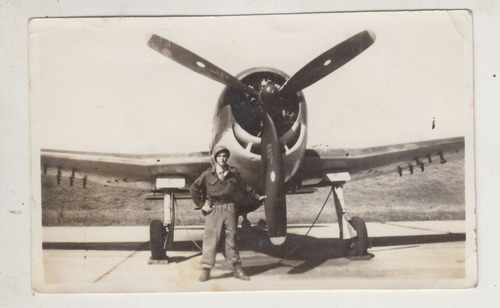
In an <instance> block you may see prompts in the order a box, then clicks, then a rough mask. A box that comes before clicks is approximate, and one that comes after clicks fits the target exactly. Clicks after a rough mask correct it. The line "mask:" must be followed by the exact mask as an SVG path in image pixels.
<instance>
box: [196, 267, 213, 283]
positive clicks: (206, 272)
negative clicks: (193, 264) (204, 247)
mask: <svg viewBox="0 0 500 308" xmlns="http://www.w3.org/2000/svg"><path fill="white" fill-rule="evenodd" d="M209 279H210V269H209V268H204V269H202V270H201V275H200V278H198V281H207V280H209Z"/></svg>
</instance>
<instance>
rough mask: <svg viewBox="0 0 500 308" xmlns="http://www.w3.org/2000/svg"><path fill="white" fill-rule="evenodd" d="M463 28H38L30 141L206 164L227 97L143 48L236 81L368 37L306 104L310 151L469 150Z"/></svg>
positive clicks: (116, 24)
mask: <svg viewBox="0 0 500 308" xmlns="http://www.w3.org/2000/svg"><path fill="white" fill-rule="evenodd" d="M471 27H472V21H471V17H470V16H469V15H468V14H467V13H465V12H463V11H456V12H454V13H445V12H390V13H349V14H312V15H274V16H245V17H242V16H240V17H179V18H108V19H101V18H92V19H83V18H82V19H40V20H34V21H32V22H31V24H30V41H29V44H30V76H31V82H30V87H31V102H32V114H31V123H32V131H33V132H34V133H33V138H34V139H35V141H36V142H35V144H39V145H40V146H41V147H42V148H51V149H68V150H84V151H101V152H123V153H165V152H186V151H204V150H208V144H209V142H210V140H209V138H210V135H211V123H212V117H213V112H214V110H215V105H216V102H217V100H218V98H219V95H220V93H221V91H222V89H223V88H224V86H223V85H222V84H219V83H217V82H215V81H213V80H211V79H208V78H206V77H204V76H201V75H198V74H196V73H194V72H192V71H190V70H188V69H186V68H184V67H182V66H180V65H179V64H177V63H175V62H173V61H172V60H170V59H168V58H165V57H164V56H162V55H160V54H159V53H157V52H155V51H154V50H152V49H150V48H149V47H148V46H147V41H148V40H149V38H150V36H151V35H152V34H158V35H160V36H163V37H165V38H167V39H169V40H171V41H173V42H176V43H177V44H179V45H181V46H183V47H185V48H187V49H189V50H191V51H192V52H194V53H196V54H198V55H200V56H201V57H203V58H205V59H206V60H208V61H210V62H212V63H214V64H215V65H217V66H219V67H221V68H222V69H224V70H225V71H227V72H229V73H231V74H233V75H236V74H238V73H240V72H241V71H243V70H245V69H248V68H251V67H259V66H269V67H274V68H277V69H279V70H282V71H284V72H285V73H287V74H289V75H293V74H294V73H295V72H296V71H298V70H299V69H300V68H301V67H302V66H304V65H305V64H307V63H308V62H309V61H311V60H312V59H314V58H315V57H316V56H318V55H319V54H321V53H323V52H324V51H326V50H327V49H329V48H331V47H333V46H334V45H336V44H338V43H340V42H341V41H343V40H345V39H347V38H349V37H350V36H352V35H354V34H356V33H358V32H360V31H363V30H366V29H368V30H372V31H373V32H375V34H376V36H377V39H376V41H375V43H374V44H373V45H372V46H371V47H370V48H369V49H368V50H366V51H365V52H363V53H362V54H361V55H360V56H358V57H357V58H355V59H354V60H353V61H351V62H349V63H348V64H346V65H345V66H343V67H342V68H340V69H339V70H337V71H335V72H333V73H332V74H330V75H329V76H327V77H325V78H324V79H322V80H320V81H319V82H317V83H316V84H314V85H312V86H310V87H309V88H307V89H305V90H304V95H305V98H306V101H307V104H308V125H309V136H308V139H309V140H308V144H309V147H312V146H315V145H320V144H321V145H327V146H330V147H333V148H335V147H367V146H376V145H384V144H392V143H400V142H410V141H419V140H427V139H436V138H443V137H454V136H467V137H471V136H472V133H473V131H472V116H473V95H472V94H473V92H472V38H471V35H472V34H471V31H472V28H471ZM433 121H435V128H434V129H432V122H433Z"/></svg>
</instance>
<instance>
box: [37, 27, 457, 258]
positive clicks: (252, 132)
mask: <svg viewBox="0 0 500 308" xmlns="http://www.w3.org/2000/svg"><path fill="white" fill-rule="evenodd" d="M374 42H375V34H374V33H372V32H370V31H363V32H360V33H358V34H356V35H354V36H352V37H350V38H348V39H346V40H345V41H343V42H341V43H340V44H338V45H336V46H334V47H332V48H331V49H329V50H327V51H326V52H324V53H323V54H321V55H319V56H318V57H316V58H315V59H313V60H312V61H310V62H309V63H308V64H306V65H305V66H304V67H303V68H302V69H300V70H299V71H298V72H297V73H295V74H294V75H293V76H291V77H289V76H288V75H286V74H285V73H284V72H281V71H279V70H277V69H274V68H251V69H248V70H246V71H244V72H242V73H240V74H239V75H236V76H232V75H231V74H229V73H227V72H225V71H224V70H222V69H221V68H219V67H217V66H215V65H214V64H212V63H210V62H208V61H207V60H205V59H203V58H201V57H200V56H198V55H196V54H195V53H193V52H191V51H189V50H186V49H184V48H183V47H181V46H179V45H177V44H175V43H173V42H171V41H168V40H167V39H164V38H162V37H160V36H158V35H153V36H152V37H151V38H150V40H149V42H148V45H149V46H150V47H151V48H152V49H154V50H156V51H157V52H159V53H161V54H162V55H164V56H166V57H168V58H170V59H172V60H173V61H176V62H177V63H179V64H180V65H183V66H185V67H186V68H188V69H191V70H193V71H195V72H196V73H199V74H202V75H204V76H206V77H208V78H210V79H213V80H215V81H217V82H220V83H222V84H224V85H225V86H226V87H225V88H224V90H223V92H222V94H221V95H220V98H219V101H218V104H217V108H216V111H215V115H214V120H213V128H212V139H211V145H210V149H214V148H215V147H216V146H219V145H223V146H225V147H226V148H228V149H230V151H231V157H230V160H229V164H230V165H232V166H234V167H236V168H237V169H238V170H239V172H240V175H241V177H242V178H243V179H244V180H245V181H246V182H247V183H249V184H250V185H252V186H253V187H255V188H256V189H257V190H258V191H259V192H261V193H263V194H265V195H267V199H266V200H265V203H264V207H265V209H264V210H265V217H266V222H267V231H268V235H269V238H270V240H271V242H272V243H273V244H274V245H281V244H282V243H284V241H285V240H286V235H287V210H286V199H285V195H286V193H287V192H292V191H295V190H296V189H297V188H300V187H319V186H331V187H332V191H333V195H334V203H335V209H336V212H337V217H338V221H339V228H340V238H341V239H342V240H346V243H348V244H349V245H350V247H349V253H350V255H352V256H361V257H362V256H366V255H367V254H368V253H367V248H368V234H367V230H366V225H365V223H364V221H363V220H362V219H361V218H359V217H352V218H349V217H348V216H347V213H346V212H345V204H344V198H343V195H342V187H343V185H344V184H345V183H346V182H347V181H350V180H357V179H362V178H366V177H371V176H377V175H381V174H385V173H389V172H392V173H394V174H399V176H402V175H403V173H413V172H414V171H415V170H417V169H418V170H420V171H422V172H423V171H424V170H425V168H426V167H427V166H428V165H430V164H432V163H436V162H438V163H445V162H446V160H445V156H446V159H451V158H454V157H459V156H462V155H463V151H464V138H463V137H456V138H448V139H439V140H430V141H422V142H414V143H405V144H397V145H390V146H380V147H374V148H364V149H314V150H312V149H307V148H306V143H307V128H308V127H307V108H306V107H307V106H306V101H305V98H304V95H303V93H302V90H303V89H304V88H306V87H308V86H310V85H312V84H314V83H315V82H318V81H320V80H321V79H323V78H324V77H326V76H328V75H329V74H330V73H332V72H333V71H335V70H336V69H338V68H340V67H342V66H343V65H344V64H346V63H348V62H349V61H351V60H352V59H354V58H355V57H357V56H362V53H363V52H365V50H367V49H368V48H369V47H370V46H371V45H372V44H373V43H374ZM323 82H325V81H323ZM211 157H212V155H211V151H210V152H198V153H187V154H168V155H123V154H104V153H84V152H70V151H57V150H42V157H41V160H42V167H43V170H44V172H45V173H47V172H52V173H54V174H56V176H57V177H58V179H61V178H62V177H64V176H65V174H66V175H68V176H69V177H70V179H71V183H73V182H75V181H77V180H78V179H81V180H82V181H83V183H86V181H95V182H101V183H103V184H106V185H110V186H112V185H114V186H122V187H129V188H132V189H144V190H153V191H155V192H159V191H161V192H164V193H165V197H164V204H165V205H164V206H165V211H164V212H165V214H164V216H165V217H164V221H163V222H162V221H159V220H155V221H153V222H152V223H151V225H150V239H151V251H152V259H153V260H162V259H167V255H166V251H167V249H168V248H169V247H172V245H173V242H174V230H175V226H174V224H175V209H174V200H175V198H176V194H179V193H181V192H183V191H184V192H185V191H186V190H187V189H188V188H189V185H190V184H191V183H192V181H194V179H196V177H197V176H198V175H199V174H201V172H203V171H204V170H206V169H207V168H209V167H210V163H211ZM75 183H76V182H75ZM84 185H85V184H84ZM258 206H259V205H258V204H252V203H251V202H250V201H247V200H242V204H241V208H243V209H244V211H243V213H242V214H243V215H242V216H243V218H244V222H245V223H244V224H243V225H247V226H248V225H249V224H248V220H247V219H246V214H247V213H248V212H250V211H253V210H256V209H257V208H258Z"/></svg>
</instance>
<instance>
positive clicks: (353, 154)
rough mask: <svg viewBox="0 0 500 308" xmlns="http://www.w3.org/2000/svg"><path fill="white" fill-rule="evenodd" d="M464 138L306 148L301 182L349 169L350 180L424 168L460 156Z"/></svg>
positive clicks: (316, 183) (322, 181)
mask: <svg viewBox="0 0 500 308" xmlns="http://www.w3.org/2000/svg"><path fill="white" fill-rule="evenodd" d="M463 156H464V138H463V137H456V138H447V139H437V140H430V141H421V142H413V143H402V144H395V145H388V146H379V147H371V148H362V149H320V148H316V149H308V150H306V153H305V157H304V161H303V164H302V167H301V173H300V176H301V178H302V186H323V185H326V184H327V183H328V182H327V180H326V175H327V174H329V173H338V172H349V174H350V177H351V180H360V179H364V178H369V177H374V176H379V175H382V174H387V173H394V174H399V175H400V176H402V175H403V174H405V173H413V172H416V171H419V172H420V171H424V170H425V168H426V167H427V166H429V165H430V164H435V163H445V162H446V161H447V160H452V159H458V158H463Z"/></svg>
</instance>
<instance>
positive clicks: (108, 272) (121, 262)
mask: <svg viewBox="0 0 500 308" xmlns="http://www.w3.org/2000/svg"><path fill="white" fill-rule="evenodd" d="M147 243H148V242H145V243H144V244H142V245H141V247H139V248H138V249H137V250H135V251H133V252H132V253H131V254H129V255H128V256H127V257H125V258H124V259H123V260H122V261H120V262H119V263H118V264H116V265H115V266H113V267H112V268H111V269H110V270H109V271H107V272H106V273H104V274H102V275H101V276H100V277H99V278H97V279H96V280H95V281H94V283H96V282H98V281H99V280H101V279H103V278H104V277H106V276H107V275H109V274H110V273H111V272H112V271H114V270H115V269H116V268H118V266H120V265H122V264H123V262H125V261H127V260H128V259H130V257H132V256H133V255H134V254H135V253H136V252H138V251H140V250H142V248H144V246H146V245H147Z"/></svg>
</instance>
